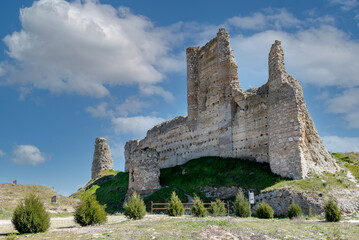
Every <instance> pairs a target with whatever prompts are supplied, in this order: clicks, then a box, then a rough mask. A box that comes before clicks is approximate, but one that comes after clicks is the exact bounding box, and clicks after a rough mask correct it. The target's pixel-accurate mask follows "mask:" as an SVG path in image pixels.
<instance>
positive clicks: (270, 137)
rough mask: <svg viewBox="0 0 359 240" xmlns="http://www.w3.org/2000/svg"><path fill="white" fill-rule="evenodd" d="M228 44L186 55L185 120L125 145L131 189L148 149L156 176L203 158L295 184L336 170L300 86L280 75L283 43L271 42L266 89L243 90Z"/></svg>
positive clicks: (218, 40)
mask: <svg viewBox="0 0 359 240" xmlns="http://www.w3.org/2000/svg"><path fill="white" fill-rule="evenodd" d="M229 38H230V37H229V34H228V33H227V32H226V30H225V29H224V28H221V29H220V30H219V32H218V33H217V37H215V38H214V39H212V40H211V41H210V42H208V43H207V44H206V45H205V46H203V47H189V48H187V51H186V53H187V104H188V116H186V117H185V116H181V117H177V118H175V119H173V120H170V121H167V122H164V123H161V124H159V125H157V126H155V127H153V128H152V129H150V130H149V131H148V132H147V136H146V137H145V138H144V139H143V140H141V141H139V140H131V141H129V142H127V143H126V146H125V161H126V163H125V170H126V171H129V172H130V179H132V180H133V184H132V190H136V191H138V192H141V191H144V190H143V189H142V190H141V189H140V186H141V185H143V183H141V180H140V179H139V181H138V182H136V179H134V177H132V176H131V175H132V174H131V173H133V174H134V176H136V175H138V173H134V172H133V171H131V170H130V169H139V168H135V167H134V165H135V164H134V163H136V162H138V159H137V158H138V157H139V155H138V151H139V150H141V151H142V152H143V151H146V149H147V150H148V149H149V150H150V151H151V154H152V155H153V151H156V152H157V153H158V159H157V158H156V160H155V161H156V163H155V164H156V165H158V167H159V169H161V168H168V167H173V166H176V165H181V164H184V163H186V162H187V161H189V160H191V159H195V158H199V157H203V156H220V157H232V158H239V159H251V160H253V161H258V162H267V163H269V164H270V167H271V170H272V171H273V172H274V173H276V174H279V175H281V176H283V177H289V178H293V179H301V178H305V177H307V176H308V174H310V173H313V172H316V173H320V172H323V171H329V172H335V171H336V170H337V169H338V166H337V165H336V164H335V161H334V160H333V158H332V157H331V155H330V154H329V153H328V151H327V150H326V149H325V147H324V145H323V142H322V140H321V138H320V136H319V134H318V132H317V130H316V128H315V126H314V123H313V120H312V118H311V116H310V115H309V112H308V110H307V107H306V104H305V101H304V98H303V91H302V88H301V86H300V83H299V82H298V81H297V80H295V79H294V78H292V77H291V76H290V75H288V74H287V72H286V71H285V68H284V53H283V50H282V47H281V42H280V41H275V43H274V44H273V45H272V48H271V50H270V53H269V58H268V65H269V78H268V82H267V83H266V84H264V85H263V86H261V87H259V88H256V89H249V90H247V91H243V90H242V87H241V86H240V83H239V81H238V73H237V64H236V62H235V59H234V56H233V53H232V49H231V47H230V42H229ZM135 153H136V154H135ZM142 155H143V154H142ZM146 161H148V164H149V165H151V166H152V165H153V163H152V162H151V159H149V158H147V157H146ZM239 161H240V160H239ZM141 162H142V161H141ZM142 164H144V163H143V162H142ZM152 168H153V167H151V169H152ZM156 171H157V170H156ZM144 174H146V173H144ZM141 179H143V177H141ZM155 186H156V188H158V185H156V184H155ZM144 192H148V189H147V190H145V191H144Z"/></svg>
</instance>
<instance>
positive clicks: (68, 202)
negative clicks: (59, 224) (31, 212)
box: [0, 183, 78, 218]
mask: <svg viewBox="0 0 359 240" xmlns="http://www.w3.org/2000/svg"><path fill="white" fill-rule="evenodd" d="M31 193H35V194H36V195H38V196H39V197H40V199H41V200H42V201H43V202H44V204H45V207H46V209H47V210H48V211H49V212H50V213H53V214H55V213H60V214H61V213H68V212H73V211H74V207H75V206H76V205H77V203H78V200H77V199H74V198H67V197H64V196H61V195H59V194H58V193H56V192H55V190H54V189H53V188H52V187H47V186H42V185H21V184H17V185H13V184H12V183H3V184H0V218H9V216H11V214H12V212H13V211H14V209H15V207H16V206H17V205H18V204H19V203H20V202H21V201H22V200H24V198H25V196H27V195H29V194H31ZM55 195H56V197H57V203H51V197H52V196H55ZM55 215H56V214H55Z"/></svg>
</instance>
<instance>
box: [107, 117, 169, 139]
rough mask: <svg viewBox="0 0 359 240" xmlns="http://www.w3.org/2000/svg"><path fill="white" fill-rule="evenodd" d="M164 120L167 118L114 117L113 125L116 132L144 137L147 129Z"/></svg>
mask: <svg viewBox="0 0 359 240" xmlns="http://www.w3.org/2000/svg"><path fill="white" fill-rule="evenodd" d="M163 121H165V119H163V118H160V117H152V116H135V117H118V118H112V125H113V127H114V129H115V132H116V133H119V134H132V135H134V136H136V137H138V138H143V137H144V136H145V135H146V132H147V130H149V129H150V128H152V127H154V126H155V125H157V124H159V123H161V122H163Z"/></svg>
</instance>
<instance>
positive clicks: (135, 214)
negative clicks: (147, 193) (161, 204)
mask: <svg viewBox="0 0 359 240" xmlns="http://www.w3.org/2000/svg"><path fill="white" fill-rule="evenodd" d="M124 208H125V212H124V214H125V216H126V217H128V218H130V219H134V220H137V219H142V218H143V217H144V216H145V215H146V205H145V203H144V202H143V200H142V199H141V198H140V195H138V194H137V193H136V192H135V191H134V192H133V193H132V195H131V196H130V197H129V198H128V201H127V202H126V203H125V205H124Z"/></svg>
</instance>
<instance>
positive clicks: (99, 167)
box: [91, 137, 113, 179]
mask: <svg viewBox="0 0 359 240" xmlns="http://www.w3.org/2000/svg"><path fill="white" fill-rule="evenodd" d="M106 169H113V159H112V155H111V150H110V147H109V146H108V144H107V140H106V138H102V137H98V138H96V141H95V152H94V154H93V161H92V169H91V178H92V179H94V178H95V177H96V176H97V175H98V174H99V173H100V172H102V171H103V170H106Z"/></svg>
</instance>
